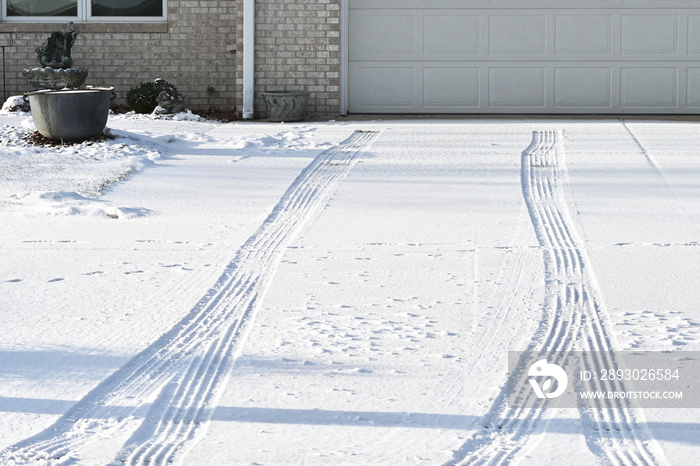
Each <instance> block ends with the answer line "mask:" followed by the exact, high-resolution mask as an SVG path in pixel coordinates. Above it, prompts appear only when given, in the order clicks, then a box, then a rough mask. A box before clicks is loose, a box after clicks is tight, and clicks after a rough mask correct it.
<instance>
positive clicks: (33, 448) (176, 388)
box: [0, 131, 378, 465]
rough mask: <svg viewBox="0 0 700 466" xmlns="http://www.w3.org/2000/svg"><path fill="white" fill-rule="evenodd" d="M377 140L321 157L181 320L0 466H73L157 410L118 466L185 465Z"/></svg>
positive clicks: (362, 139) (0, 456) (365, 135)
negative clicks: (320, 225) (269, 305)
mask: <svg viewBox="0 0 700 466" xmlns="http://www.w3.org/2000/svg"><path fill="white" fill-rule="evenodd" d="M377 137H378V133H377V132H364V131H358V132H355V133H354V134H353V135H352V136H351V137H350V138H348V139H347V140H346V141H344V142H343V143H341V144H340V145H338V146H336V147H335V148H333V149H330V150H327V151H325V152H323V153H321V154H320V155H319V156H317V157H316V159H314V161H313V162H312V163H311V164H310V165H309V166H308V167H307V168H306V169H305V170H304V171H302V173H301V174H300V175H299V177H298V178H297V179H296V180H295V181H294V182H293V183H292V185H291V186H290V187H289V189H288V190H287V192H286V193H285V194H284V196H283V197H282V198H281V199H280V201H279V202H278V204H277V205H276V206H275V208H274V209H273V211H272V213H271V214H270V216H269V217H268V218H267V219H266V220H265V222H264V223H263V224H262V225H261V226H260V228H258V230H257V231H256V232H255V233H254V234H253V235H252V236H251V237H250V238H249V239H248V241H247V242H246V243H245V244H244V245H243V247H242V248H241V249H240V250H239V251H238V252H237V254H236V256H235V258H234V259H233V261H231V262H230V264H229V265H228V266H227V268H226V270H225V271H224V273H223V274H222V276H221V277H220V278H219V280H218V282H217V283H216V285H215V286H214V287H213V288H212V289H211V290H210V291H209V292H208V293H207V294H206V295H205V296H204V297H203V298H202V299H201V300H200V301H199V302H198V304H197V305H196V306H195V307H194V308H193V309H192V310H191V311H190V312H189V314H188V315H187V316H186V317H185V318H184V319H183V320H181V321H180V322H179V323H178V324H176V325H175V327H173V328H172V329H171V330H170V331H169V332H167V333H166V334H165V335H163V336H162V337H160V338H159V339H158V340H157V341H156V342H155V343H153V344H152V345H151V346H149V347H148V348H146V349H145V350H144V351H142V352H141V353H139V354H138V355H136V356H135V357H134V358H133V359H132V360H131V361H129V362H128V363H127V364H126V365H124V366H123V367H122V368H120V369H119V370H117V371H116V372H115V373H114V374H113V375H112V376H110V377H109V378H108V379H107V380H105V381H104V382H102V383H101V384H100V385H99V386H97V387H96V388H95V389H94V390H93V391H91V392H90V393H88V395H87V396H86V397H85V398H83V399H82V400H81V401H80V402H78V403H77V404H76V405H75V406H73V407H72V408H71V409H70V410H69V411H68V412H67V413H66V414H64V415H63V416H62V417H61V418H60V419H58V420H57V421H56V422H55V423H54V424H53V425H52V426H50V427H49V428H48V429H46V430H44V431H43V432H41V433H39V434H37V435H35V436H33V437H31V438H28V439H26V440H24V441H21V442H19V443H17V444H15V445H13V446H12V447H9V448H8V449H6V450H5V451H4V452H2V453H0V460H2V461H1V462H3V463H5V464H7V463H9V464H13V463H14V464H26V463H35V462H37V461H45V462H48V463H49V464H74V463H75V462H76V461H78V460H79V457H78V456H76V452H77V450H79V449H80V448H81V447H82V446H84V445H86V444H88V443H90V442H93V441H96V440H98V439H99V438H104V437H105V436H107V435H109V433H110V432H113V431H114V429H118V428H120V427H123V424H124V421H125V420H126V419H128V418H130V417H131V416H133V415H134V414H135V413H136V411H137V410H139V409H142V408H143V407H144V406H147V405H149V404H150V405H151V407H150V409H149V411H148V413H147V414H146V417H145V419H144V420H143V422H142V423H141V425H140V426H139V427H138V428H137V429H136V431H135V432H133V434H132V436H131V438H130V439H129V440H128V441H127V442H126V444H125V445H124V447H123V449H122V451H121V452H120V453H118V454H117V457H116V461H115V464H134V465H135V464H165V463H175V462H180V461H182V459H183V458H184V456H185V455H186V454H187V452H188V451H189V450H190V449H191V448H192V447H193V446H194V444H196V442H197V441H198V440H199V439H200V438H201V437H202V436H203V435H205V433H206V427H207V423H208V421H209V419H210V418H211V415H212V412H213V410H214V408H215V407H216V404H217V402H218V400H219V398H220V396H221V394H222V393H223V390H224V388H225V385H226V381H227V377H228V374H229V372H230V371H229V369H230V368H231V366H232V364H233V362H234V361H235V358H236V357H237V355H238V354H239V352H240V351H241V349H242V348H241V347H242V344H243V342H244V340H245V331H246V329H247V327H249V325H247V324H248V323H249V322H250V321H251V320H252V319H253V317H254V313H255V310H256V308H257V306H256V304H257V303H258V302H259V301H260V300H261V298H262V296H263V294H264V292H265V290H266V287H267V285H268V284H269V282H270V280H271V279H272V277H273V276H274V274H275V271H276V268H277V266H278V264H279V261H280V260H281V257H282V255H283V253H284V250H285V248H286V246H287V245H288V244H289V243H290V242H291V241H292V240H293V239H294V237H295V236H296V234H297V233H298V232H299V231H300V229H301V228H302V227H303V226H304V225H305V224H306V223H307V222H308V221H309V220H310V219H311V218H312V217H313V216H314V214H315V212H317V211H318V209H319V208H320V206H322V205H323V204H324V203H325V202H326V200H327V199H328V197H329V196H330V195H331V193H332V192H333V190H334V188H335V187H336V186H337V184H338V183H339V182H340V181H341V180H342V179H343V178H344V177H345V176H346V175H347V173H348V172H349V171H350V169H351V168H352V167H353V165H354V163H355V161H356V157H357V155H358V154H359V153H360V152H361V151H363V150H365V149H367V148H368V147H369V145H370V144H371V143H372V142H373V141H374V140H375V139H376V138H377Z"/></svg>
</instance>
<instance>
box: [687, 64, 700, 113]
mask: <svg viewBox="0 0 700 466" xmlns="http://www.w3.org/2000/svg"><path fill="white" fill-rule="evenodd" d="M688 107H691V108H696V109H700V68H690V69H688Z"/></svg>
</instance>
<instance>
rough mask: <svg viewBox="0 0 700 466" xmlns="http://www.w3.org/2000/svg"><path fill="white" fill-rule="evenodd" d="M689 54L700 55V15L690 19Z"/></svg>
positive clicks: (692, 16)
mask: <svg viewBox="0 0 700 466" xmlns="http://www.w3.org/2000/svg"><path fill="white" fill-rule="evenodd" d="M688 53H689V54H697V55H700V15H691V16H689V17H688Z"/></svg>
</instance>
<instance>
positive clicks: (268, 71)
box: [236, 0, 340, 116]
mask: <svg viewBox="0 0 700 466" xmlns="http://www.w3.org/2000/svg"><path fill="white" fill-rule="evenodd" d="M237 3H238V4H239V13H238V18H239V21H238V24H237V25H238V28H237V30H239V31H242V30H243V28H242V23H243V1H242V0H237ZM255 23H256V38H255V40H256V43H255V49H256V56H255V95H256V99H255V108H256V114H259V115H264V114H265V107H264V104H263V102H262V99H261V97H260V93H261V92H264V91H273V90H282V89H286V90H306V91H309V92H310V93H311V95H310V99H309V104H308V113H309V114H310V115H311V116H335V115H338V114H340V0H257V1H256V8H255ZM238 51H239V54H240V56H241V59H240V60H239V66H238V68H237V74H236V76H237V82H238V85H239V86H238V88H237V94H238V96H239V99H240V100H239V101H237V106H238V107H239V108H240V107H241V106H242V102H243V100H242V99H243V79H242V76H243V60H242V51H243V37H242V35H241V36H240V37H239V38H238Z"/></svg>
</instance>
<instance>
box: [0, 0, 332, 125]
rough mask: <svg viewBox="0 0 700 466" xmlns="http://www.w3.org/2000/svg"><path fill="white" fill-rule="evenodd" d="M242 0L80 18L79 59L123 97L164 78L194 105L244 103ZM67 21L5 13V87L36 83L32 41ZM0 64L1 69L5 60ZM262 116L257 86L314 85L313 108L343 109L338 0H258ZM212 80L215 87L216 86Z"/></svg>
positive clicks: (189, 0)
mask: <svg viewBox="0 0 700 466" xmlns="http://www.w3.org/2000/svg"><path fill="white" fill-rule="evenodd" d="M242 24H243V0H203V1H193V0H169V2H168V22H167V24H166V23H131V24H110V23H101V24H100V23H77V24H76V26H77V28H78V29H79V30H80V35H79V36H78V39H77V41H76V44H75V46H74V48H73V62H74V66H76V67H80V68H87V69H88V70H89V72H90V75H89V76H88V78H87V81H86V84H91V85H94V86H112V87H114V88H115V91H116V94H117V100H116V103H124V101H125V97H126V92H127V91H128V90H129V89H131V88H132V87H135V86H136V85H138V84H140V83H142V82H144V81H152V80H154V79H155V78H158V77H160V78H163V79H165V80H167V81H169V82H171V83H172V84H174V85H175V86H176V87H177V88H178V89H179V90H180V92H181V93H182V94H184V95H185V98H186V102H187V106H188V107H189V108H192V109H209V108H219V109H221V110H233V109H235V110H236V111H238V112H239V113H240V111H241V110H242V107H243V37H242V36H243V27H242ZM67 29H68V28H67V25H66V24H39V23H29V24H22V23H0V45H4V44H5V43H6V42H7V41H8V40H9V34H10V33H12V35H13V39H14V46H13V47H8V48H6V79H5V80H6V83H7V94H8V95H17V94H21V93H23V92H26V91H29V90H31V89H30V86H29V84H28V83H27V82H26V80H25V79H24V77H23V76H22V74H21V73H22V70H23V69H24V68H27V67H33V66H38V63H37V61H36V54H35V52H34V49H35V48H36V47H37V46H39V45H41V44H42V43H43V42H44V41H45V40H46V38H47V37H48V36H49V35H50V33H51V31H54V30H61V31H67ZM0 71H1V70H0ZM255 74H256V77H255V79H256V86H255V95H256V99H255V110H256V117H265V116H266V110H265V106H264V104H263V101H262V98H261V97H260V93H261V92H264V91H268V90H281V89H290V90H307V91H309V92H311V96H310V100H309V106H308V113H309V115H310V116H315V117H326V116H335V115H338V114H339V113H340V0H256V67H255ZM209 88H211V89H213V92H212V91H211V89H209Z"/></svg>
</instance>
